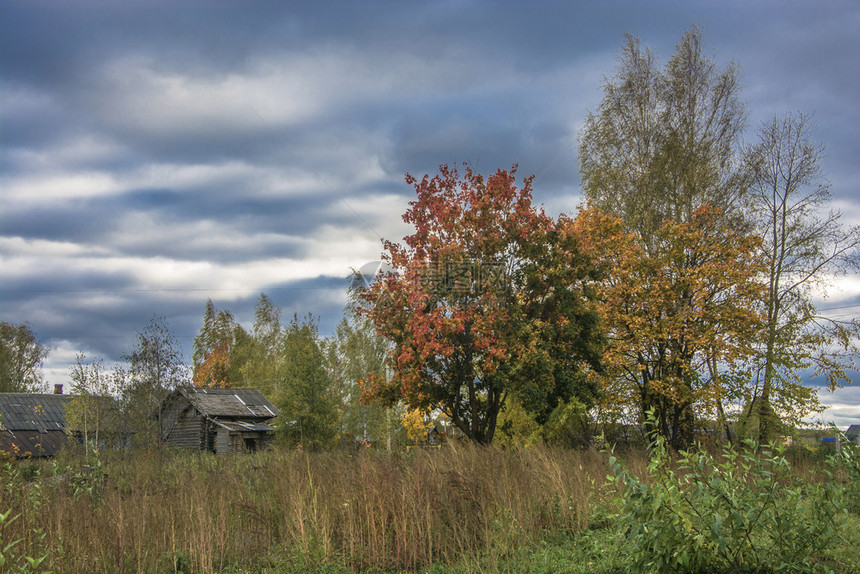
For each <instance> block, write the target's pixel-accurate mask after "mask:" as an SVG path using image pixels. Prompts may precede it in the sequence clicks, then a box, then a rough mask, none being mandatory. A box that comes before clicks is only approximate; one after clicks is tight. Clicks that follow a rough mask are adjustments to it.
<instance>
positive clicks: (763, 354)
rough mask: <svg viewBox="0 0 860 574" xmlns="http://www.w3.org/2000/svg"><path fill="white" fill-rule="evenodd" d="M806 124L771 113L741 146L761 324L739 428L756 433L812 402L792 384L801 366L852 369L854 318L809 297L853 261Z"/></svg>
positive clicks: (838, 376)
mask: <svg viewBox="0 0 860 574" xmlns="http://www.w3.org/2000/svg"><path fill="white" fill-rule="evenodd" d="M812 131H813V126H812V122H811V120H810V118H809V117H808V116H806V115H803V114H788V115H786V116H784V117H783V118H781V119H780V118H774V119H772V120H770V121H769V122H766V123H764V124H762V126H761V128H760V129H759V139H760V141H759V143H758V144H757V145H755V146H753V147H752V148H750V149H749V150H748V152H747V160H748V162H749V165H750V169H751V172H752V173H753V175H754V179H753V186H752V191H753V193H752V198H751V199H752V208H753V215H754V219H755V222H756V224H757V226H758V232H759V234H760V235H761V237H762V239H763V244H762V248H761V251H760V255H759V256H760V257H761V259H762V261H764V263H765V266H766V278H765V285H766V293H765V297H764V307H765V308H764V313H765V315H766V326H767V328H766V332H765V336H764V337H763V344H762V345H760V347H759V351H760V352H759V357H758V361H757V363H756V369H755V373H756V377H755V378H754V380H753V385H752V388H751V389H750V391H749V392H748V393H747V396H746V400H747V410H746V415H747V417H748V418H750V420H749V421H748V425H747V426H748V431H749V432H750V434H751V435H752V436H753V438H757V439H762V440H767V439H769V438H771V437H772V435H773V434H774V432H775V431H776V430H777V428H778V426H779V417H780V415H781V416H782V417H786V416H788V417H790V421H791V422H797V421H798V420H799V419H800V418H802V417H803V416H804V415H806V414H808V413H809V412H810V411H815V410H818V409H819V405H818V399H817V395H816V394H815V393H813V392H811V391H810V390H809V389H808V388H807V387H805V386H804V385H802V382H801V379H800V374H801V373H802V371H803V370H804V369H808V368H814V369H815V371H816V372H817V373H818V374H823V375H825V376H826V377H827V380H828V384H829V387H830V388H833V387H835V386H837V385H838V384H839V383H840V382H841V381H842V382H850V378H849V376H848V374H847V371H848V370H850V369H854V370H856V363H855V360H856V356H857V351H858V337H860V321H858V320H857V318H856V317H853V318H851V319H848V320H844V321H838V320H834V319H828V318H826V317H823V316H821V314H820V313H819V312H818V311H817V309H816V306H815V304H814V303H813V296H814V295H816V294H819V293H821V292H824V291H825V290H826V288H827V287H828V284H829V282H830V281H831V280H832V278H833V277H834V276H837V275H840V274H843V275H844V274H845V273H846V272H848V271H857V270H858V269H860V227H853V228H846V227H844V226H843V225H842V222H841V217H842V216H841V214H840V213H839V212H838V211H833V210H831V209H830V202H831V196H830V186H829V184H828V183H827V182H826V180H825V179H824V177H823V176H822V174H821V167H820V162H821V157H822V154H823V153H824V148H823V147H822V146H820V145H816V144H815V143H814V142H813V141H812ZM775 405H776V409H775V408H774V407H775ZM776 411H778V412H776Z"/></svg>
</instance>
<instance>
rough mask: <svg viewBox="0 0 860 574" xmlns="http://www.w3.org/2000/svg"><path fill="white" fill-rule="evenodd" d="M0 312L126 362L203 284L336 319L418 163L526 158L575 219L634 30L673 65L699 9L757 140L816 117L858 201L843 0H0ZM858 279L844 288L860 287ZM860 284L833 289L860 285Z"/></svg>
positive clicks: (249, 308)
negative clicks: (601, 108)
mask: <svg viewBox="0 0 860 574" xmlns="http://www.w3.org/2000/svg"><path fill="white" fill-rule="evenodd" d="M0 12H2V16H3V17H2V19H0V82H2V90H0V146H2V150H0V262H2V266H3V267H2V272H0V297H2V301H0V319H2V320H4V321H14V322H25V321H28V322H30V323H31V325H32V326H33V328H34V329H35V331H36V332H37V333H38V334H39V335H40V336H41V337H42V338H43V339H45V340H47V341H48V342H49V343H50V344H51V345H52V346H54V348H55V349H54V352H53V354H52V357H51V359H50V360H49V364H48V365H47V367H48V369H49V370H50V373H49V378H58V379H59V380H58V381H57V382H64V380H65V378H66V376H67V372H68V368H67V367H68V362H69V361H71V360H73V358H74V352H75V351H77V350H85V351H87V352H88V353H89V354H91V355H102V356H104V357H106V358H107V359H108V360H114V359H117V358H118V357H119V356H120V355H121V353H123V352H126V351H127V350H128V348H129V346H130V345H131V344H133V343H134V333H135V332H136V331H138V330H140V329H142V328H143V327H144V326H145V325H146V323H147V321H148V320H149V318H150V317H151V316H152V314H153V313H155V314H158V315H164V316H166V317H167V318H168V321H169V324H170V326H171V328H172V329H173V330H174V332H175V333H176V334H177V336H178V337H179V339H180V342H181V343H182V344H183V346H184V348H185V350H186V355H188V354H190V348H191V347H190V344H191V339H192V338H193V336H194V334H196V332H197V330H198V329H199V326H200V320H201V317H202V313H203V308H204V305H205V302H206V299H207V298H209V297H211V298H213V301H215V303H216V305H217V306H218V307H219V308H226V309H229V310H231V311H232V312H233V313H234V314H235V315H236V317H237V318H238V319H239V320H240V321H241V322H243V324H245V325H247V326H250V324H251V323H252V322H253V307H254V304H255V302H256V300H257V298H258V297H259V294H260V292H266V293H267V294H269V295H270V296H271V297H272V299H273V300H274V301H275V303H276V304H278V305H279V306H281V307H282V308H283V310H284V318H285V319H289V317H291V316H292V314H293V313H298V314H299V315H300V316H302V315H304V314H306V313H308V312H310V313H313V314H314V315H316V316H318V317H319V320H320V330H321V332H322V333H329V332H331V331H332V330H333V328H334V325H335V324H336V323H337V321H338V320H339V318H340V314H341V310H342V306H343V302H344V295H345V294H344V287H345V280H344V277H345V276H346V274H347V272H348V269H349V267H350V266H352V267H360V266H361V265H362V264H364V263H366V262H367V261H372V260H377V259H378V258H379V254H380V238H381V237H384V238H386V239H392V240H399V239H400V238H402V237H403V235H404V234H405V233H407V232H408V228H406V227H405V226H404V224H403V222H402V220H401V215H402V213H403V212H404V211H405V209H406V208H407V205H408V202H409V201H410V200H411V199H412V194H413V192H412V189H411V188H410V187H409V186H407V185H406V184H405V183H404V180H403V176H404V173H405V172H410V173H412V174H413V175H416V176H418V177H420V176H422V175H424V174H425V173H429V174H431V175H432V174H434V173H435V172H436V170H437V168H438V166H439V164H440V163H449V164H461V163H462V162H468V163H469V164H471V165H472V166H473V167H474V168H475V169H477V170H478V171H480V172H485V173H486V172H488V171H495V170H496V169H498V168H503V169H508V168H510V167H511V164H513V163H518V164H519V174H520V176H521V177H525V176H527V175H530V174H534V175H535V176H536V177H535V190H534V195H535V201H536V203H539V204H540V203H544V204H546V205H547V209H548V211H550V212H553V213H557V212H559V211H568V212H571V211H573V210H574V209H575V207H576V203H577V201H578V196H579V189H578V188H579V178H578V167H577V163H576V137H577V131H578V128H579V126H580V125H581V122H582V121H583V119H584V117H585V115H586V113H587V111H589V110H593V109H594V108H595V107H596V106H597V105H598V104H599V102H600V98H601V95H602V93H601V90H600V85H601V83H602V81H603V77H604V76H611V75H612V74H613V71H614V68H613V67H614V63H615V60H614V59H615V55H616V54H617V51H618V49H619V47H620V46H621V45H622V43H623V41H624V33H625V32H630V33H633V34H637V35H639V36H640V37H641V39H642V43H643V45H647V46H650V47H652V48H653V49H654V51H655V53H656V54H657V55H658V57H659V58H660V61H661V62H665V60H666V59H667V58H668V56H669V55H670V54H671V52H672V50H673V47H674V45H675V43H677V41H678V39H679V38H680V36H681V34H682V33H683V32H684V30H686V29H687V28H688V27H689V26H690V25H691V24H693V23H699V24H701V26H702V28H703V30H704V32H705V38H706V50H707V51H709V52H710V53H713V54H714V55H715V57H716V59H717V61H718V63H719V64H721V65H725V64H727V63H728V62H730V61H732V60H734V61H737V62H738V63H739V64H740V66H741V73H742V78H743V83H744V86H745V91H744V93H743V96H744V97H745V99H746V100H747V102H748V109H749V112H750V131H749V132H748V134H747V140H750V141H752V140H754V128H755V126H756V125H757V124H758V122H760V121H761V120H763V119H767V118H768V117H770V116H771V115H773V114H775V113H784V112H787V111H796V110H798V109H799V110H802V111H805V112H815V118H816V121H817V123H818V125H819V136H820V137H821V139H822V141H824V142H825V143H827V145H828V155H827V158H826V164H825V166H824V168H825V171H826V173H827V174H828V175H829V176H830V179H831V180H832V181H833V183H834V189H833V191H834V194H835V195H836V196H837V197H839V198H841V199H843V200H844V201H845V205H846V206H847V207H848V208H849V210H851V209H853V208H854V207H855V206H856V189H857V187H858V186H860V177H858V172H857V169H856V157H858V155H860V141H858V138H857V136H856V133H855V131H856V129H855V126H856V125H857V123H858V121H860V117H858V114H860V111H858V107H857V105H856V101H857V97H858V95H860V76H858V75H857V74H856V73H853V72H854V70H855V69H856V67H857V54H858V52H860V43H858V40H857V39H856V38H855V35H856V29H857V28H858V26H860V9H858V7H857V5H856V3H852V2H832V3H827V4H825V5H817V4H811V3H805V2H804V3H801V2H778V3H777V2H762V3H755V4H753V5H750V4H749V3H746V2H729V3H720V4H702V3H687V2H674V1H665V2H658V3H655V2H651V3H642V2H620V1H612V2H606V3H592V2H560V1H559V2H554V1H548V2H535V3H531V4H526V3H523V2H514V1H511V2H490V1H481V0H473V1H467V0H456V1H455V0H451V1H445V2H427V3H417V2H416V3H404V2H401V1H393V0H392V1H385V2H383V1H377V2H354V1H342V2H326V3H316V2H288V3H283V2H253V3H236V2H206V3H200V2H159V1H157V2H123V3H110V2H103V1H92V2H82V1H79V2H64V3H56V2H40V1H34V2H19V1H5V0H0ZM851 297H854V298H853V299H852V298H851ZM856 297H857V295H850V296H848V295H846V296H844V297H843V299H845V300H848V301H855V302H856V300H857V298H856Z"/></svg>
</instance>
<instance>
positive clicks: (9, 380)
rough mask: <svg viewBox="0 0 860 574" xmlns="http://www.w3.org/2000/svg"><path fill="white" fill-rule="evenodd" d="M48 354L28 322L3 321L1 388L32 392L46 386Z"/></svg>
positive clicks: (15, 391)
mask: <svg viewBox="0 0 860 574" xmlns="http://www.w3.org/2000/svg"><path fill="white" fill-rule="evenodd" d="M47 356H48V349H47V348H46V347H45V346H43V345H42V344H41V343H40V342H39V340H38V339H37V337H36V334H35V333H34V332H33V330H32V329H30V327H29V325H26V324H13V323H6V322H5V321H4V322H2V323H0V392H2V393H30V392H34V391H36V390H38V389H39V387H41V386H42V362H43V361H44V360H45V357H47Z"/></svg>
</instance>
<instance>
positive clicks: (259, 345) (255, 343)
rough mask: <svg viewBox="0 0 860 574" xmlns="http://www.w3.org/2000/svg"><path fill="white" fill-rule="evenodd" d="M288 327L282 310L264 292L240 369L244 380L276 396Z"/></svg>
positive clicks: (257, 307) (268, 394) (255, 314)
mask: <svg viewBox="0 0 860 574" xmlns="http://www.w3.org/2000/svg"><path fill="white" fill-rule="evenodd" d="M283 342H284V328H283V326H282V325H281V310H280V308H278V306H277V305H275V304H274V302H273V301H272V300H271V299H270V298H269V297H268V296H267V295H266V294H265V293H261V294H260V298H259V300H258V301H257V305H256V307H255V308H254V328H253V331H252V336H251V337H249V340H248V344H247V346H245V347H243V348H242V351H243V352H244V353H245V354H246V356H245V357H243V361H244V362H243V366H242V368H241V369H240V370H239V374H240V376H241V378H242V380H244V381H246V382H247V383H248V384H251V385H254V386H255V387H256V388H258V389H260V392H262V393H263V394H264V395H266V396H272V395H273V393H275V388H276V385H277V383H278V381H280V380H281V377H282V367H283V365H282V363H283Z"/></svg>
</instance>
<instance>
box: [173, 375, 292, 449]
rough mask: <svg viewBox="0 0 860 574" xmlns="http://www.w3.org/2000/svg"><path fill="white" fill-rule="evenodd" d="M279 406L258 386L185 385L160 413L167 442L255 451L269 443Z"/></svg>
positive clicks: (203, 447) (185, 445)
mask: <svg viewBox="0 0 860 574" xmlns="http://www.w3.org/2000/svg"><path fill="white" fill-rule="evenodd" d="M277 414H278V409H277V408H276V407H275V406H274V405H273V404H272V403H270V402H269V401H268V399H266V397H264V396H263V394H262V393H261V392H260V391H258V390H257V389H209V388H189V387H183V388H179V389H176V390H175V391H173V392H172V393H171V394H170V395H168V397H167V398H166V399H165V400H164V403H162V407H161V410H160V413H159V418H160V424H161V440H162V442H163V443H164V444H166V445H170V446H176V447H181V448H189V449H194V450H201V451H202V450H208V451H211V452H214V453H216V454H222V453H229V452H253V451H256V450H260V449H263V448H265V447H267V446H268V445H269V443H270V442H271V439H272V428H271V426H269V422H270V421H271V419H273V418H274V417H275V416H277Z"/></svg>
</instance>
